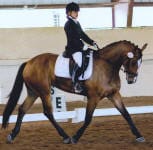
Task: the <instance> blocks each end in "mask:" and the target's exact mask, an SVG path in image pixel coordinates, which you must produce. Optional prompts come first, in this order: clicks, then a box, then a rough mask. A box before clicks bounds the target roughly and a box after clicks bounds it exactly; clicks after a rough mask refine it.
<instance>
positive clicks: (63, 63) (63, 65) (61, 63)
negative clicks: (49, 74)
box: [55, 51, 93, 80]
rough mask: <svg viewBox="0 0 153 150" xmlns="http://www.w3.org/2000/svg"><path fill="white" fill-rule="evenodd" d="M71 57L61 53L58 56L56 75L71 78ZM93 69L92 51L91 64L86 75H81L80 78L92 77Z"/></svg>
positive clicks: (91, 55) (91, 54)
mask: <svg viewBox="0 0 153 150" xmlns="http://www.w3.org/2000/svg"><path fill="white" fill-rule="evenodd" d="M69 62H70V59H69V58H65V57H63V56H62V54H61V55H59V56H58V58H57V60H56V63H55V75H56V76H57V77H64V78H71V76H70V73H69ZM92 70H93V52H92V51H91V52H90V59H89V65H88V67H87V69H86V70H85V72H84V77H82V75H81V76H80V77H79V80H87V79H89V78H90V77H91V75H92Z"/></svg>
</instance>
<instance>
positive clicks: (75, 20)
mask: <svg viewBox="0 0 153 150" xmlns="http://www.w3.org/2000/svg"><path fill="white" fill-rule="evenodd" d="M68 18H70V19H72V20H73V21H74V22H75V23H76V24H77V23H78V21H77V20H76V19H74V18H73V17H71V16H68Z"/></svg>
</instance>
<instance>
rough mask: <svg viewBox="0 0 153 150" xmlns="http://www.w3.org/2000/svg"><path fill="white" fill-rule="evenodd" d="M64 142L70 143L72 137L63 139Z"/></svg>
mask: <svg viewBox="0 0 153 150" xmlns="http://www.w3.org/2000/svg"><path fill="white" fill-rule="evenodd" d="M63 143H64V144H70V143H71V138H70V137H68V138H66V139H64V140H63Z"/></svg>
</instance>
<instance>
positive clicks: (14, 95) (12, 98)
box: [2, 63, 26, 128]
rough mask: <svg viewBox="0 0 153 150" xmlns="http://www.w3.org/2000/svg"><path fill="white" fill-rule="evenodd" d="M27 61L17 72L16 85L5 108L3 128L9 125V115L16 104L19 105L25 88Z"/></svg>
mask: <svg viewBox="0 0 153 150" xmlns="http://www.w3.org/2000/svg"><path fill="white" fill-rule="evenodd" d="M25 65H26V63H23V64H22V65H21V66H20V68H19V70H18V73H17V76H16V79H15V83H14V86H13V88H12V91H11V92H10V95H9V100H8V102H7V104H6V107H5V109H4V112H3V122H2V128H6V127H7V125H8V121H9V117H10V115H11V114H12V112H13V110H14V108H15V106H16V105H17V102H18V100H19V97H20V94H21V91H22V88H23V83H24V79H23V75H22V73H23V70H24V68H25Z"/></svg>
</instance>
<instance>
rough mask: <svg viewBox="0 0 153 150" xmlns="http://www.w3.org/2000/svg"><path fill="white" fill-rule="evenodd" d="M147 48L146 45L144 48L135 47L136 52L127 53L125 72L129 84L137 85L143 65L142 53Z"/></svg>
mask: <svg viewBox="0 0 153 150" xmlns="http://www.w3.org/2000/svg"><path fill="white" fill-rule="evenodd" d="M146 47H147V44H144V45H143V47H142V48H138V46H135V49H134V50H131V51H130V52H127V53H126V56H125V58H124V62H123V67H124V72H125V73H126V80H127V82H128V84H132V83H135V82H136V80H137V76H138V69H139V68H140V65H141V63H142V52H143V50H144V49H145V48H146Z"/></svg>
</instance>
